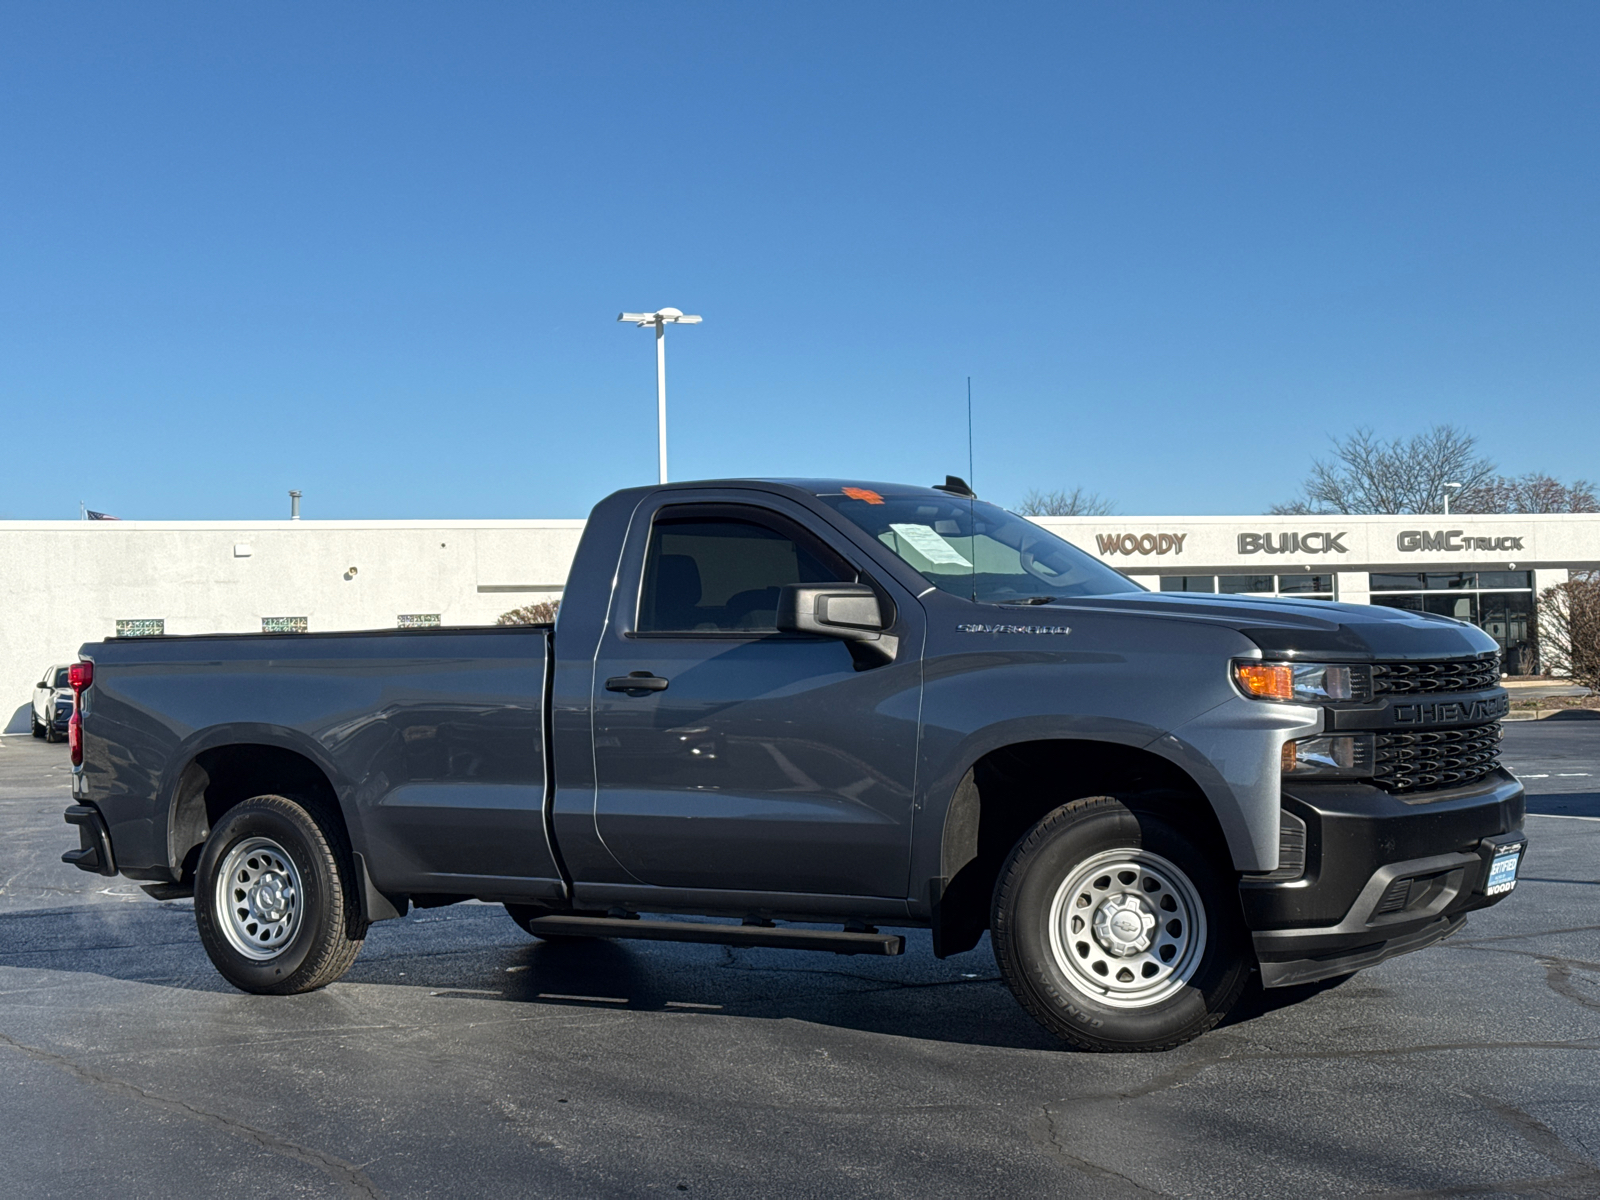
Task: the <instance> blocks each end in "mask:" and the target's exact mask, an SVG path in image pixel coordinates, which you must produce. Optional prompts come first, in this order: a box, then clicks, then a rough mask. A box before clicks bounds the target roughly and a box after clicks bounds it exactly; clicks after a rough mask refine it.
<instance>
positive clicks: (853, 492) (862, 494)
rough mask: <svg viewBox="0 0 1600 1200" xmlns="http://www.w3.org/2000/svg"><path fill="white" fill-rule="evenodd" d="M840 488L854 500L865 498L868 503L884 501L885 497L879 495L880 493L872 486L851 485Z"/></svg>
mask: <svg viewBox="0 0 1600 1200" xmlns="http://www.w3.org/2000/svg"><path fill="white" fill-rule="evenodd" d="M839 490H840V491H841V492H843V493H844V494H845V495H846V496H849V497H850V499H852V500H865V501H866V502H867V503H868V504H882V503H883V497H882V496H880V495H878V493H877V492H875V491H873V490H872V489H871V488H856V487H850V488H840V489H839Z"/></svg>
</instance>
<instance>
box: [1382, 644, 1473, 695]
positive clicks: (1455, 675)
mask: <svg viewBox="0 0 1600 1200" xmlns="http://www.w3.org/2000/svg"><path fill="white" fill-rule="evenodd" d="M1499 682H1500V656H1499V655H1498V654H1484V655H1480V656H1479V657H1477V658H1451V659H1445V660H1444V661H1442V662H1383V663H1374V664H1373V665H1372V692H1373V695H1375V696H1382V695H1390V696H1414V695H1420V694H1422V693H1435V692H1481V691H1482V690H1483V689H1485V688H1492V687H1495V686H1497V685H1498V684H1499Z"/></svg>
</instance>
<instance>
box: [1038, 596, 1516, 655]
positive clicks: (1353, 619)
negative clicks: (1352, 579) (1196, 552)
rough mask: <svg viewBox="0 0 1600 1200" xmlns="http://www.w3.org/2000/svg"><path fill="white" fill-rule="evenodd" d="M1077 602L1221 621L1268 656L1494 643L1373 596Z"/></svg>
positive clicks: (1419, 651)
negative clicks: (1370, 600) (1366, 599)
mask: <svg viewBox="0 0 1600 1200" xmlns="http://www.w3.org/2000/svg"><path fill="white" fill-rule="evenodd" d="M1081 603H1082V604H1084V605H1086V606H1087V605H1092V606H1093V607H1095V608H1101V609H1105V610H1110V611H1117V612H1140V613H1147V614H1149V615H1150V616H1156V617H1171V618H1173V619H1175V620H1186V621H1201V622H1204V623H1206V624H1219V625H1224V626H1226V627H1228V628H1230V629H1234V630H1237V631H1238V632H1239V633H1241V634H1243V635H1244V636H1245V637H1247V638H1249V639H1250V640H1251V641H1253V642H1254V643H1255V644H1256V645H1258V646H1260V647H1261V650H1262V652H1263V653H1265V654H1267V655H1268V656H1269V657H1294V658H1328V659H1334V660H1347V661H1359V660H1364V659H1371V658H1378V659H1407V658H1409V659H1437V658H1462V657H1467V656H1471V655H1475V654H1489V653H1493V652H1494V651H1497V650H1498V649H1499V645H1498V643H1496V642H1495V640H1494V639H1493V638H1492V637H1490V636H1489V635H1488V634H1487V633H1485V632H1484V631H1483V630H1481V629H1479V628H1478V627H1477V626H1476V625H1469V624H1467V623H1466V622H1465V621H1457V620H1454V619H1452V618H1450V617H1439V616H1434V615H1433V614H1432V613H1418V612H1407V611H1406V610H1405V609H1400V608H1385V607H1383V606H1382V605H1376V604H1336V603H1332V602H1330V601H1327V600H1290V599H1286V598H1284V599H1273V598H1266V597H1260V596H1213V595H1207V594H1205V593H1197V592H1140V593H1129V594H1127V595H1121V596H1100V597H1096V598H1094V599H1092V600H1088V599H1086V600H1084V601H1082V602H1081ZM1058 604H1059V605H1060V606H1062V607H1068V606H1073V607H1075V605H1073V602H1071V601H1060V602H1058ZM1049 607H1056V605H1051V606H1049ZM1036 611H1037V610H1036Z"/></svg>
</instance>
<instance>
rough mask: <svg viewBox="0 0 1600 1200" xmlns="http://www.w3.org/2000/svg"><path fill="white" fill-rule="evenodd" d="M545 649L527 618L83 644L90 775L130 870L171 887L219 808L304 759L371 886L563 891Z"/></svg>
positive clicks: (544, 629)
mask: <svg viewBox="0 0 1600 1200" xmlns="http://www.w3.org/2000/svg"><path fill="white" fill-rule="evenodd" d="M550 641H551V628H550V627H549V626H528V625H522V626H489V627H478V628H441V629H408V630H373V631H362V632H350V633H311V634H220V635H199V636H163V637H145V638H120V639H111V640H108V641H107V642H105V643H103V644H99V645H95V646H93V647H90V648H89V649H90V650H91V651H92V654H93V658H94V661H95V687H94V694H93V700H92V708H91V709H90V710H89V711H87V712H86V713H85V717H84V722H85V729H86V733H87V734H88V736H86V738H85V763H84V775H85V780H86V783H87V786H88V788H89V789H91V790H92V792H93V794H94V795H95V796H96V797H97V801H98V803H99V804H100V807H101V810H102V812H103V813H104V815H105V818H106V821H107V823H108V825H109V826H110V832H111V836H112V841H113V844H114V845H116V847H117V851H118V854H117V857H118V860H119V861H118V866H119V868H121V870H122V871H123V872H124V873H125V874H128V875H130V876H133V877H134V878H145V879H152V880H160V881H164V880H169V879H172V878H175V877H176V874H177V873H178V872H179V870H180V869H181V867H182V866H183V863H184V859H185V857H186V856H188V855H190V854H191V853H193V851H194V849H195V848H196V846H197V845H198V840H199V838H198V836H197V835H199V834H200V833H201V831H202V830H203V829H204V827H205V826H204V824H201V825H200V826H199V827H198V828H196V822H197V821H200V822H204V820H205V809H206V807H207V805H208V804H209V805H210V806H211V807H212V808H215V807H216V806H217V805H218V804H221V803H225V802H226V801H227V800H228V799H230V795H229V792H230V789H231V788H234V787H248V784H247V783H245V782H244V780H245V779H246V778H247V777H248V776H249V774H250V773H251V770H252V767H253V766H259V764H260V762H261V761H263V760H267V759H270V760H272V761H273V762H275V763H278V764H282V763H284V762H287V761H290V759H291V756H298V757H299V759H302V760H304V761H305V763H307V764H310V765H314V766H315V767H316V768H318V769H319V770H320V773H321V775H322V776H323V777H324V778H325V779H326V780H327V781H331V784H332V788H333V793H334V794H333V795H332V796H331V797H329V796H323V797H321V799H322V800H324V801H326V802H332V803H336V804H337V805H338V806H339V807H340V809H341V810H342V811H343V813H344V816H345V822H346V825H347V827H348V828H349V830H350V838H351V843H352V848H353V850H354V851H355V852H356V853H357V854H358V855H360V856H361V860H362V869H363V872H364V873H365V874H366V875H367V883H368V884H369V886H371V887H373V888H375V889H376V890H377V891H378V892H389V893H394V894H396V895H403V894H406V893H412V892H426V893H440V892H444V893H461V894H483V893H486V892H494V893H504V894H505V895H507V896H509V897H517V898H522V897H537V896H544V895H552V894H554V895H559V894H560V893H561V890H562V885H561V879H560V871H559V869H558V868H557V866H556V862H555V857H554V855H553V853H552V851H551V848H550V841H549V838H548V836H547V830H546V814H545V807H546V805H545V800H546V795H547V791H548V787H549V784H550V780H549V778H548V775H549V772H548V770H547V765H548V763H547V756H546V750H545V748H546V722H545V696H546V689H547V684H548V680H549V666H550ZM108 747H119V748H121V752H119V753H115V754H112V753H108V752H107V748H108ZM241 747H246V748H249V747H253V748H254V749H241ZM252 759H253V760H254V761H253V762H252V761H251V760H252ZM306 775H307V779H308V787H315V786H319V787H320V788H321V789H322V790H323V791H325V790H326V788H327V783H321V784H317V783H316V781H315V780H313V779H312V772H309V771H308V772H306ZM235 777H237V778H238V780H239V782H238V783H237V784H235V783H234V779H235ZM277 777H280V778H282V777H284V776H283V772H282V771H279V772H278V774H277ZM291 777H292V773H291ZM197 795H198V796H199V797H200V803H199V804H198V805H197V804H196V803H195V800H196V797H197ZM191 839H194V844H193V845H191V844H190V840H191Z"/></svg>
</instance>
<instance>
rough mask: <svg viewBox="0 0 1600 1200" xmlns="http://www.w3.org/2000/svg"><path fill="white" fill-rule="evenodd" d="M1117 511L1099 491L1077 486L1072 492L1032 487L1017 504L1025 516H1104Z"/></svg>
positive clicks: (1018, 509) (1019, 510) (1018, 510)
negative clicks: (1088, 490) (1045, 490)
mask: <svg viewBox="0 0 1600 1200" xmlns="http://www.w3.org/2000/svg"><path fill="white" fill-rule="evenodd" d="M1115 511H1116V506H1115V505H1114V504H1113V503H1112V502H1111V501H1110V500H1107V499H1106V498H1105V497H1104V496H1102V495H1100V494H1099V493H1098V492H1087V491H1084V489H1083V488H1081V487H1075V488H1073V489H1072V490H1071V491H1070V492H1067V491H1054V492H1041V491H1039V489H1038V488H1030V489H1029V490H1028V494H1027V495H1026V496H1024V497H1023V498H1022V503H1021V504H1019V505H1017V512H1019V513H1021V514H1022V515H1023V516H1025V517H1104V516H1109V515H1110V514H1111V513H1113V512H1115Z"/></svg>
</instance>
